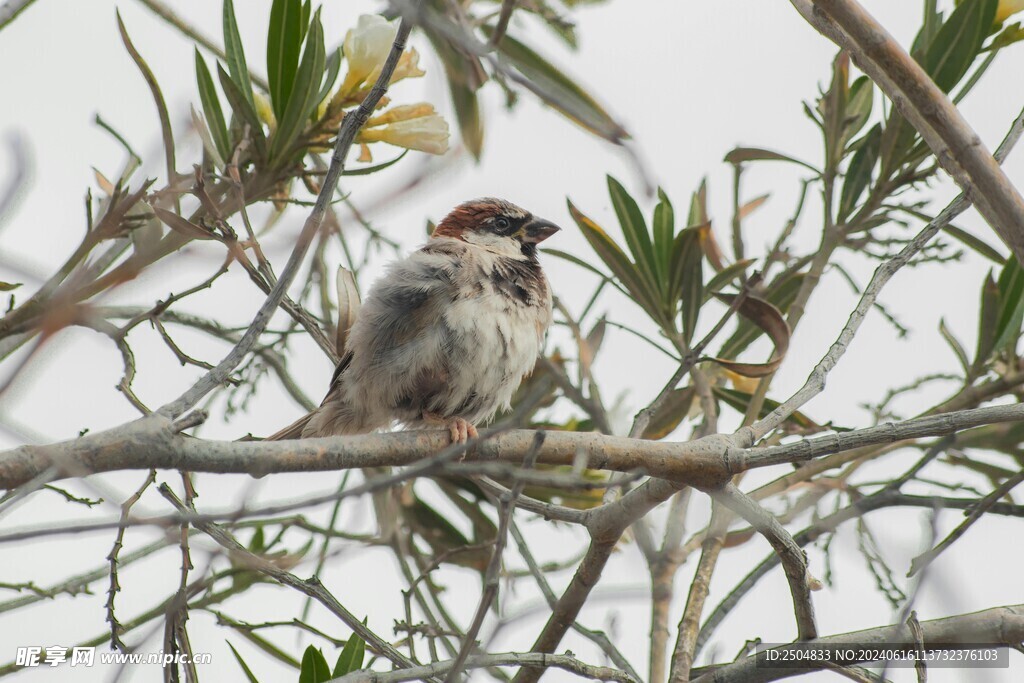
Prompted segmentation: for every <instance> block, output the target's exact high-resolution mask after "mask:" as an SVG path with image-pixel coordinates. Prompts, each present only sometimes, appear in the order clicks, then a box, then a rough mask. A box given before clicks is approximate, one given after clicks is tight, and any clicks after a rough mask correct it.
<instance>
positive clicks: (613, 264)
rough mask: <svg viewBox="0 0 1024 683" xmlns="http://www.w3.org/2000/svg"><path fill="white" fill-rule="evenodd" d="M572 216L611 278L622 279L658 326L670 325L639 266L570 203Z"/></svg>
mask: <svg viewBox="0 0 1024 683" xmlns="http://www.w3.org/2000/svg"><path fill="white" fill-rule="evenodd" d="M568 204H569V213H570V215H572V217H573V220H574V221H576V225H578V226H579V228H580V231H581V232H582V233H583V236H584V237H585V238H586V240H587V242H589V243H590V246H591V247H592V248H593V249H594V251H595V252H597V255H598V256H599V257H601V260H602V261H604V263H605V265H606V266H608V268H610V269H611V271H612V274H614V275H615V277H616V278H618V279H619V282H621V283H622V286H623V287H625V288H626V290H627V291H628V292H629V293H630V294H631V295H632V296H633V298H634V300H635V301H636V302H637V303H638V304H639V305H640V307H641V308H643V309H644V310H645V311H646V312H647V314H648V315H650V316H651V317H652V318H653V319H654V320H655V321H657V322H658V323H659V324H671V321H666V320H665V319H664V316H663V315H662V314H661V308H660V306H659V305H658V298H657V296H656V294H655V293H654V291H653V290H651V288H650V286H649V285H648V283H647V281H646V280H645V279H644V278H643V276H642V275H641V274H640V273H639V272H638V271H637V269H636V266H634V265H633V263H632V262H631V261H630V260H629V257H628V256H626V254H625V252H623V251H622V249H620V248H619V245H617V244H616V243H615V240H613V239H612V238H611V237H609V236H608V233H606V232H605V231H604V230H603V229H602V228H601V227H600V226H598V225H597V223H595V222H594V221H592V220H591V219H590V218H588V217H587V216H585V215H583V214H582V213H581V212H580V211H579V210H578V209H577V208H576V207H575V206H574V205H573V203H572V202H571V201H570V202H568Z"/></svg>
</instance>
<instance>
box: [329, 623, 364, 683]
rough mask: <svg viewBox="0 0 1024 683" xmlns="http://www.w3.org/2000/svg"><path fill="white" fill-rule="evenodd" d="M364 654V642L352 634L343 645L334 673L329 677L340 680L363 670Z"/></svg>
mask: <svg viewBox="0 0 1024 683" xmlns="http://www.w3.org/2000/svg"><path fill="white" fill-rule="evenodd" d="M365 654H366V641H364V640H363V639H362V638H360V637H359V636H357V635H356V634H354V633H353V634H352V637H351V638H349V639H348V642H346V643H345V647H344V649H342V651H341V654H340V655H338V661H337V663H336V664H335V665H334V672H333V673H332V674H331V675H332V676H333V677H334V678H340V677H341V676H344V675H345V674H349V673H352V672H353V671H359V670H360V669H362V668H363V658H364V657H365Z"/></svg>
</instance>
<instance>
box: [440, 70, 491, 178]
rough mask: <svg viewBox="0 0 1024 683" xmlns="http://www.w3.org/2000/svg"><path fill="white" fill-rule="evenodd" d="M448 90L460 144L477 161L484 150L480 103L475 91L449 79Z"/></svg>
mask: <svg viewBox="0 0 1024 683" xmlns="http://www.w3.org/2000/svg"><path fill="white" fill-rule="evenodd" d="M448 89H449V90H450V91H451V95H452V106H453V107H454V108H455V119H456V120H457V121H458V123H459V135H460V136H461V137H462V143H463V144H464V145H466V149H468V150H469V153H470V154H472V155H473V158H474V159H477V160H479V159H480V154H481V152H482V151H483V148H484V122H483V119H482V118H481V117H480V101H479V99H478V98H477V95H476V91H474V90H473V89H472V88H469V87H467V86H466V85H463V84H462V83H457V82H455V81H453V80H451V79H449V81H448Z"/></svg>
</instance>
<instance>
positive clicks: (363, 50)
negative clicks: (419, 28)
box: [341, 14, 398, 93]
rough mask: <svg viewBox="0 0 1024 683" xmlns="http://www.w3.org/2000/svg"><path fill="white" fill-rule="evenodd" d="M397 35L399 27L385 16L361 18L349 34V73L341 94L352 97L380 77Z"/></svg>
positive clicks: (346, 40) (347, 43)
mask: <svg viewBox="0 0 1024 683" xmlns="http://www.w3.org/2000/svg"><path fill="white" fill-rule="evenodd" d="M397 34H398V26H396V25H395V24H394V23H393V22H389V21H388V20H386V19H385V18H384V17H382V16H379V15H377V14H364V15H362V16H360V17H359V21H358V23H356V27H355V28H353V29H349V31H348V33H346V34H345V60H346V61H347V62H348V73H347V74H345V80H344V82H343V83H342V84H341V92H344V93H351V92H353V91H354V90H356V89H357V88H358V87H359V86H361V85H362V84H363V83H365V82H366V81H367V80H369V77H370V76H371V75H372V74H373V73H375V72H376V73H378V74H379V73H380V69H381V66H382V65H383V64H384V62H385V60H387V58H388V53H389V52H390V51H391V44H392V43H394V42H395V36H396V35H397Z"/></svg>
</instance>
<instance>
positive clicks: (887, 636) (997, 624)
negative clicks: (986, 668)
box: [694, 605, 1024, 683]
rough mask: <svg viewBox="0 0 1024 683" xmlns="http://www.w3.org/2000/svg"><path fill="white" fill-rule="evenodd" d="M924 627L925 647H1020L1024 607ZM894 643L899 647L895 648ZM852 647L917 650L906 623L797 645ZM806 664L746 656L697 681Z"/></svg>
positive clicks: (759, 678)
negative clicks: (774, 664) (773, 664)
mask: <svg viewBox="0 0 1024 683" xmlns="http://www.w3.org/2000/svg"><path fill="white" fill-rule="evenodd" d="M921 626H922V630H923V633H924V638H923V640H924V644H925V645H931V644H953V643H986V644H993V643H1002V644H1006V645H1016V644H1019V643H1020V642H1021V641H1022V640H1024V605H1010V606H1007V607H993V608H991V609H987V610H982V611H980V612H974V613H972V614H962V615H959V616H955V617H946V618H945V619H934V620H932V621H924V622H921ZM893 643H897V644H899V645H893ZM852 644H858V645H878V646H885V647H886V649H903V650H913V649H914V648H915V644H914V637H913V635H912V634H911V632H910V627H908V626H907V625H906V624H894V625H892V626H882V627H879V628H871V629H867V630H864V631H854V632H852V633H843V634H841V635H835V636H828V637H826V638H818V639H816V640H811V641H807V642H805V643H798V644H796V645H797V646H800V647H809V646H820V647H821V648H822V649H825V648H829V647H831V648H837V649H838V648H847V647H849V646H850V645H852ZM901 645H902V647H901ZM786 647H789V646H785V645H784V646H783V647H782V648H780V649H784V648H786ZM805 664H806V666H804V667H803V668H800V669H776V668H768V667H764V666H758V664H757V658H756V657H754V656H750V657H744V658H743V659H739V660H737V661H735V662H733V663H731V664H726V665H724V666H720V667H716V668H714V669H713V670H711V671H708V672H707V673H704V674H703V675H702V676H700V677H699V678H696V679H694V683H740V682H741V681H742V683H768V682H769V681H777V680H780V679H783V678H790V677H792V676H804V675H807V674H808V673H809V672H810V671H812V668H811V664H812V663H811V662H805ZM825 665H826V663H825V662H821V666H820V667H819V668H825Z"/></svg>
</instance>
